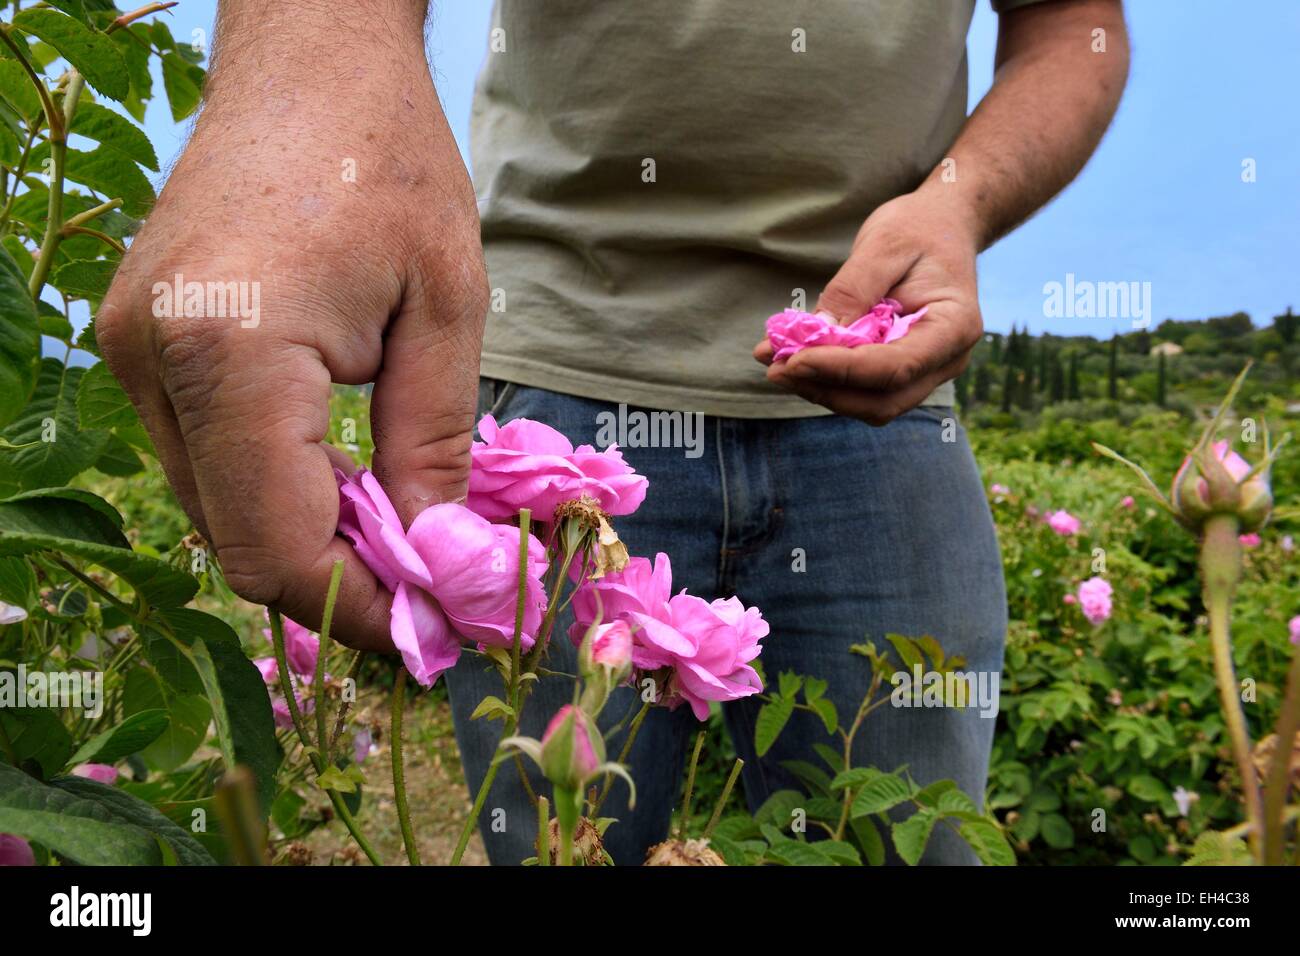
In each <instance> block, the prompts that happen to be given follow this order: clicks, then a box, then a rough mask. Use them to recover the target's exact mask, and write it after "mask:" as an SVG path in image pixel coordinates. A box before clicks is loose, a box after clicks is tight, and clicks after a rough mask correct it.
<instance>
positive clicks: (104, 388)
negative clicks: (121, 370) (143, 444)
mask: <svg viewBox="0 0 1300 956" xmlns="http://www.w3.org/2000/svg"><path fill="white" fill-rule="evenodd" d="M77 415H78V418H79V420H80V423H81V427H82V428H126V427H130V426H132V425H135V424H136V423H138V422H139V420H140V419H139V416H137V415H136V413H135V407H134V406H133V405H132V404H131V400H130V399H129V398H127V397H126V392H124V391H123V390H122V386H121V385H119V384H117V379H115V378H114V377H113V373H112V372H110V371H109V369H108V366H107V365H105V364H104V363H103V362H97V363H95V364H94V365H92V366H91V367H90V368H89V369H87V370H86V373H85V374H84V375H82V377H81V382H80V384H79V385H78V386H77Z"/></svg>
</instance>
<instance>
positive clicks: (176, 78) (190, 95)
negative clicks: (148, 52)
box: [162, 53, 203, 123]
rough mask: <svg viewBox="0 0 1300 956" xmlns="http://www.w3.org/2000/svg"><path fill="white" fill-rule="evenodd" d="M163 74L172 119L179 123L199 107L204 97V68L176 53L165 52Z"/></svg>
mask: <svg viewBox="0 0 1300 956" xmlns="http://www.w3.org/2000/svg"><path fill="white" fill-rule="evenodd" d="M162 75H163V89H165V90H166V91H167V102H168V104H169V105H170V106H171V110H172V119H173V120H175V121H176V122H178V123H179V122H180V121H181V120H183V119H185V118H186V117H188V116H189V115H190V114H191V113H193V112H194V111H195V110H196V109H197V108H198V105H199V101H200V100H201V99H202V98H203V69H202V68H201V67H198V66H195V65H194V64H193V63H187V62H186V61H185V59H184V58H183V57H181V56H179V55H178V54H176V53H165V54H163V57H162Z"/></svg>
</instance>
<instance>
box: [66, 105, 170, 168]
mask: <svg viewBox="0 0 1300 956" xmlns="http://www.w3.org/2000/svg"><path fill="white" fill-rule="evenodd" d="M72 132H74V133H76V134H77V135H78V136H84V137H86V139H93V140H94V141H95V142H97V143H99V144H100V145H101V146H107V147H109V148H110V149H113V150H115V151H117V152H119V153H121V154H122V155H123V156H125V157H126V158H128V159H131V160H134V161H135V162H137V163H139V164H140V165H141V166H143V167H145V168H146V169H152V170H153V171H154V172H157V171H158V155H157V154H156V153H155V152H154V149H153V145H152V144H151V143H150V142H149V137H148V136H146V135H145V133H144V130H142V129H140V127H138V126H136V125H135V124H134V123H132V122H131V121H130V120H129V119H127V118H126V117H125V116H123V115H122V114H121V113H118V112H116V111H114V110H110V109H109V108H108V107H106V106H100V105H99V104H98V103H81V104H79V105H78V106H77V113H76V115H75V116H74V117H73V119H72Z"/></svg>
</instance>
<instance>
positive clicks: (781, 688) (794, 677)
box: [777, 671, 803, 697]
mask: <svg viewBox="0 0 1300 956" xmlns="http://www.w3.org/2000/svg"><path fill="white" fill-rule="evenodd" d="M801 686H803V677H802V676H800V675H799V674H796V673H794V672H793V671H785V672H784V673H782V674H781V676H780V677H779V678H777V693H778V694H780V696H782V697H793V696H794V695H795V694H797V693H799V688H800V687H801Z"/></svg>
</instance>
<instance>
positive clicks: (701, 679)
mask: <svg viewBox="0 0 1300 956" xmlns="http://www.w3.org/2000/svg"><path fill="white" fill-rule="evenodd" d="M671 590H672V567H671V565H670V563H669V560H668V556H667V555H666V554H662V553H661V554H659V555H658V556H656V558H655V563H654V565H653V566H651V564H650V562H649V561H648V560H646V559H645V558H632V559H631V560H630V561H629V562H628V565H627V567H626V568H624V569H623V571H621V572H616V573H613V574H609V575H606V576H605V577H604V578H601V579H600V580H598V581H589V582H587V583H586V584H584V585H583V586H582V588H581V589H579V591H578V593H577V595H576V596H575V597H574V600H573V607H574V616H575V623H574V625H573V627H572V628H570V631H569V635H570V637H571V638H572V639H573V640H574V642H575V643H576V642H578V641H580V640H581V638H582V635H583V634H585V633H586V630H587V628H588V627H589V626H590V625H591V622H592V621H593V620H595V615H596V598H595V595H596V593H597V592H598V593H599V595H600V599H601V606H602V609H603V611H604V618H603V620H605V621H626V622H627V623H628V624H629V625H631V627H632V663H633V665H634V666H635V667H636V668H637V669H638V670H641V671H647V672H648V671H657V670H661V669H664V668H668V669H670V670H671V672H672V674H671V677H670V679H669V682H668V686H667V687H666V688H664V689H663V694H662V695H661V702H662V703H664V704H665V705H666V706H668V707H670V708H672V707H676V706H677V705H678V704H680V703H681V702H682V701H686V702H687V703H689V704H690V706H691V710H692V711H693V712H694V714H695V716H696V718H697V719H699V720H705V719H707V718H708V715H709V701H714V700H716V701H727V700H737V699H739V698H741V697H748V696H749V695H751V694H756V693H758V692H759V691H761V690H762V689H763V685H762V681H760V680H759V677H758V673H757V672H756V671H755V670H754V669H753V667H751V666H750V663H749V662H750V661H752V660H754V658H756V657H758V655H759V654H760V653H761V651H762V648H761V647H760V646H759V641H760V640H762V638H764V637H766V636H767V633H768V625H767V622H766V621H764V620H763V616H762V614H761V613H759V611H758V609H757V608H746V607H745V606H744V605H743V604H741V603H740V601H739V600H738V599H737V598H734V597H733V598H727V599H726V600H718V601H713V602H708V601H705V600H704V599H703V598H699V597H696V596H695V595H692V594H687V593H686V592H685V591H682V592H681V593H679V594H677V595H674V596H671V597H670V596H669V594H670V592H671Z"/></svg>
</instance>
